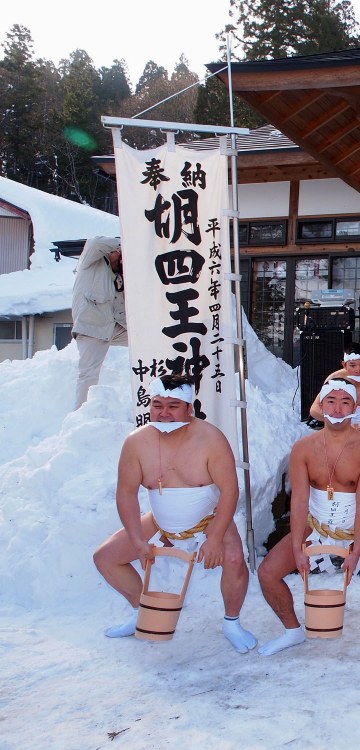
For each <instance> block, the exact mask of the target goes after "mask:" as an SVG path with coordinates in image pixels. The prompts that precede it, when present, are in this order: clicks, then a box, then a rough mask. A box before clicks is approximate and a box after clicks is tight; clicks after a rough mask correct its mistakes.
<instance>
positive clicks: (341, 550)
mask: <svg viewBox="0 0 360 750" xmlns="http://www.w3.org/2000/svg"><path fill="white" fill-rule="evenodd" d="M302 548H303V552H304V554H305V555H307V556H308V557H313V556H315V555H321V556H322V555H336V556H337V557H343V558H344V560H345V557H347V556H348V554H349V549H348V548H345V547H338V546H337V545H336V544H312V545H310V546H308V547H307V546H306V544H303V546H302ZM347 586H348V581H347V576H346V575H344V589H343V592H344V594H345V592H346V589H347ZM304 588H305V594H308V593H309V573H308V571H307V570H305V571H304Z"/></svg>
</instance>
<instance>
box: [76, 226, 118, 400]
mask: <svg viewBox="0 0 360 750" xmlns="http://www.w3.org/2000/svg"><path fill="white" fill-rule="evenodd" d="M72 317H73V328H72V334H73V336H74V338H75V339H76V343H77V347H78V350H79V371H78V379H77V385H76V397H75V409H78V408H79V407H80V406H81V404H83V403H84V401H86V399H87V395H88V390H89V388H90V386H91V385H96V384H97V383H98V381H99V375H100V370H101V366H102V364H103V361H104V359H105V357H106V354H107V352H108V349H109V346H111V345H117V346H127V343H128V339H127V330H126V315H125V299H124V282H123V272H122V255H121V241H120V239H119V238H118V237H94V238H92V239H88V240H87V241H86V243H85V246H84V249H83V251H82V253H81V256H80V260H79V263H78V265H77V269H76V276H75V282H74V288H73V299H72Z"/></svg>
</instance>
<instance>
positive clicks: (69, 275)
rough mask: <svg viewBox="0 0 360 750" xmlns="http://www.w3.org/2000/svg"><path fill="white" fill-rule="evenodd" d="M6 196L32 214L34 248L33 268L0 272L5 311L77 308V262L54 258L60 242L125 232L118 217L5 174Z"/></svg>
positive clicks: (0, 303) (0, 185)
mask: <svg viewBox="0 0 360 750" xmlns="http://www.w3.org/2000/svg"><path fill="white" fill-rule="evenodd" d="M0 199H1V200H4V201H7V202H9V203H11V204H12V205H14V206H16V207H18V208H20V209H22V210H25V211H27V212H28V214H29V215H30V217H31V221H32V224H33V234H34V252H33V254H32V255H31V258H30V270H25V271H16V272H14V273H8V274H2V275H0V315H1V316H9V317H10V316H19V315H35V314H41V313H46V312H55V311H56V310H66V309H69V308H70V307H71V296H72V287H73V282H74V273H73V271H74V268H75V266H76V261H75V260H72V259H69V258H62V259H61V261H60V262H59V263H56V262H55V260H54V254H53V253H51V252H50V248H51V247H52V248H54V249H55V247H54V245H53V242H54V241H58V240H74V239H78V238H79V237H81V238H88V237H96V236H97V235H104V236H110V237H116V236H119V235H120V234H121V229H120V220H119V217H118V216H114V215H113V214H109V213H106V212H105V211H100V210H99V209H97V208H91V207H90V206H85V205H82V204H79V203H74V202H73V201H69V200H66V198H60V197H58V196H56V195H50V194H49V193H44V192H43V191H42V190H36V189H35V188H31V187H28V186H27V185H22V184H20V183H18V182H14V181H13V180H8V179H6V178H4V177H0Z"/></svg>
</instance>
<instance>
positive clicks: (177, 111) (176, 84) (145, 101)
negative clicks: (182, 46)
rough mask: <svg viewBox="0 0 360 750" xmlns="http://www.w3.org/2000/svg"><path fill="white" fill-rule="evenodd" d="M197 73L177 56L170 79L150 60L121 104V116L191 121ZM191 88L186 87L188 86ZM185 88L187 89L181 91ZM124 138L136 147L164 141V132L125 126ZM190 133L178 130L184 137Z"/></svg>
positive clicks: (144, 146)
mask: <svg viewBox="0 0 360 750" xmlns="http://www.w3.org/2000/svg"><path fill="white" fill-rule="evenodd" d="M198 80H199V79H198V76H197V75H196V74H195V73H193V72H192V71H190V70H189V67H188V61H187V60H186V58H185V56H184V55H181V56H180V59H179V61H178V63H177V64H176V66H175V69H174V72H173V74H172V75H171V77H170V79H169V77H168V72H167V70H165V68H163V67H159V66H157V65H156V63H154V62H153V61H152V60H150V61H149V62H148V63H147V64H146V66H145V68H144V72H143V74H142V76H141V78H140V80H139V83H138V84H137V86H136V93H135V95H134V96H132V97H130V98H129V99H127V100H126V101H125V102H124V103H123V106H122V108H121V110H122V111H121V116H123V117H134V116H136V115H140V116H141V119H144V120H146V119H147V120H162V121H164V122H167V121H168V122H189V123H190V122H193V121H194V108H195V105H196V100H197V87H196V86H193V84H195V83H197V82H198ZM190 86H191V87H192V86H193V87H192V88H189V87H190ZM184 89H188V90H187V91H184ZM123 135H124V139H125V140H126V141H127V142H128V143H129V144H130V145H131V146H134V147H136V148H140V149H144V148H155V147H156V146H158V145H160V144H162V143H163V142H164V134H163V133H161V132H160V131H159V130H150V129H149V130H148V129H147V128H135V127H134V128H131V127H126V128H124V133H123ZM189 137H191V136H189V134H188V133H187V134H179V136H178V139H179V138H183V140H187V139H189Z"/></svg>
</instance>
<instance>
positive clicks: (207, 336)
mask: <svg viewBox="0 0 360 750" xmlns="http://www.w3.org/2000/svg"><path fill="white" fill-rule="evenodd" d="M114 145H115V149H114V150H115V162H116V173H117V183H118V196H119V213H120V219H121V225H122V246H123V265H124V283H125V302H126V315H127V326H128V338H129V354H130V366H131V373H132V391H133V404H134V409H135V423H136V426H141V425H144V424H146V423H147V422H148V421H149V419H150V415H149V403H150V397H149V388H148V386H149V383H150V381H151V380H152V379H153V378H154V377H161V376H162V375H165V374H168V373H178V374H186V375H191V376H192V377H193V379H194V383H195V402H194V407H195V415H196V416H197V417H199V418H201V419H207V420H209V421H210V422H212V423H213V424H215V425H216V426H217V427H219V428H220V429H221V430H222V431H223V432H224V433H225V435H226V436H227V438H228V440H229V442H230V444H231V446H232V449H233V451H234V454H235V457H236V458H238V439H237V431H236V416H235V414H236V409H235V408H234V406H231V404H230V402H231V401H233V400H234V399H235V378H234V355H233V346H232V344H231V343H230V341H231V340H232V338H233V328H232V307H231V285H230V281H229V280H225V278H224V275H225V274H227V273H229V272H230V270H231V268H230V247H229V230H228V219H227V218H223V210H224V209H226V208H228V203H229V193H228V163H227V157H226V156H225V155H223V154H221V153H220V151H219V150H218V149H216V150H211V151H201V152H198V151H195V150H192V149H186V148H183V147H180V146H175V145H173V147H172V148H169V147H168V146H167V145H164V146H161V147H160V148H156V149H153V150H151V151H150V150H147V151H136V150H134V149H132V148H130V147H129V146H127V145H126V144H124V143H122V144H121V146H120V147H119V141H118V142H117V147H116V144H114Z"/></svg>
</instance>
